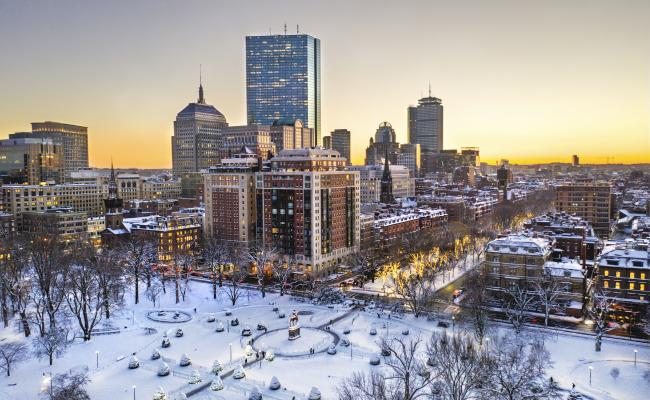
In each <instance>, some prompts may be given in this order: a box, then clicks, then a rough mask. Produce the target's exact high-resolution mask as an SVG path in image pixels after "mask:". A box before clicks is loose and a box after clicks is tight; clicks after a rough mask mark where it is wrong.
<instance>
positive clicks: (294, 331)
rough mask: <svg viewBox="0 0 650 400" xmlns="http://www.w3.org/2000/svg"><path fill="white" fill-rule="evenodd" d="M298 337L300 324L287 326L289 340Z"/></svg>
mask: <svg viewBox="0 0 650 400" xmlns="http://www.w3.org/2000/svg"><path fill="white" fill-rule="evenodd" d="M299 337H300V325H297V324H296V325H292V326H290V327H289V340H296V339H298V338H299Z"/></svg>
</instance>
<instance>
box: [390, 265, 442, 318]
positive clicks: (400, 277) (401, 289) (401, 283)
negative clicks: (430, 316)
mask: <svg viewBox="0 0 650 400" xmlns="http://www.w3.org/2000/svg"><path fill="white" fill-rule="evenodd" d="M392 278H393V283H394V288H395V293H396V294H397V295H398V296H400V297H401V298H402V299H403V300H404V301H405V302H406V304H408V305H409V307H410V308H411V311H413V314H414V315H415V317H416V318H417V317H418V316H419V315H420V313H421V312H422V311H423V310H424V308H425V307H426V306H427V304H428V303H429V302H430V301H431V300H433V295H434V293H435V290H434V289H435V287H434V284H433V281H434V278H435V277H434V275H433V274H432V273H431V271H426V270H419V269H418V267H417V266H414V267H413V268H412V269H404V268H400V267H398V268H397V269H396V270H395V271H394V272H393V273H392Z"/></svg>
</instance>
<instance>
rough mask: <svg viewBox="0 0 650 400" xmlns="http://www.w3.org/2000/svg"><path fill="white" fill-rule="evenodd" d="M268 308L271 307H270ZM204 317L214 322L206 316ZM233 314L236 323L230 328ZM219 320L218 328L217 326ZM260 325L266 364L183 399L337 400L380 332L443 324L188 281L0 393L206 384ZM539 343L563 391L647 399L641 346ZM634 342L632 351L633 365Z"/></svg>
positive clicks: (3, 382)
mask: <svg viewBox="0 0 650 400" xmlns="http://www.w3.org/2000/svg"><path fill="white" fill-rule="evenodd" d="M275 307H277V308H279V311H273V309H274V308H275ZM159 308H160V309H163V310H169V311H171V312H172V315H173V311H174V310H180V311H184V312H185V313H187V314H189V315H190V316H191V317H192V318H191V320H189V321H187V322H179V323H169V322H155V321H152V320H151V319H149V318H148V317H147V313H149V312H151V311H155V310H157V309H159ZM229 308H232V316H226V315H225V310H226V309H229ZM195 309H196V311H195ZM293 310H296V311H298V312H300V313H301V314H304V315H301V316H300V325H301V326H302V327H304V328H307V327H310V328H315V329H304V334H303V336H302V337H301V338H300V339H298V340H297V341H294V342H289V341H288V339H286V340H285V338H286V337H287V332H286V328H287V326H288V321H287V317H289V316H290V314H291V313H292V311H293ZM280 312H282V313H284V314H286V316H285V318H279V316H278V314H279V313H280ZM156 315H157V313H156ZM211 315H213V316H214V317H215V319H216V320H215V321H213V322H208V319H209V317H210V316H211ZM338 317H343V318H342V319H341V320H340V321H338V322H335V323H334V324H333V325H332V327H331V332H332V333H333V334H334V335H331V334H329V333H326V332H324V331H323V330H318V329H316V328H318V327H324V326H327V325H328V324H329V321H330V320H336V319H337V318H338ZM232 318H237V319H238V320H239V326H236V327H231V326H230V324H229V321H230V319H232ZM220 322H221V323H222V324H223V325H224V328H225V330H224V331H223V332H216V327H217V325H219V323H220ZM260 322H261V323H263V325H265V326H266V328H267V330H268V333H267V334H266V335H264V336H261V337H260V338H259V339H257V340H256V341H255V343H254V346H255V347H256V348H257V349H265V350H267V351H268V350H273V351H274V352H276V351H277V352H278V353H283V354H284V356H277V357H275V359H274V360H273V361H266V360H264V361H262V362H261V363H260V362H254V363H251V364H250V365H248V366H247V367H246V368H245V371H246V377H245V378H244V379H241V380H235V379H234V378H233V377H232V376H230V377H227V378H225V379H224V384H225V389H224V390H221V391H217V392H213V391H211V390H210V389H209V388H206V389H205V390H203V391H201V392H199V393H198V394H195V395H193V396H191V398H192V399H247V393H249V392H250V390H251V389H252V388H253V387H254V386H257V387H259V388H260V391H261V392H262V394H263V395H264V398H265V399H280V400H281V399H287V400H290V399H292V397H294V396H295V398H296V399H303V398H306V396H307V393H309V391H310V390H311V388H312V387H317V388H318V389H319V390H320V391H321V392H322V395H323V399H336V398H337V395H336V386H337V385H338V384H339V383H340V382H341V380H342V379H343V378H345V377H347V376H349V375H350V374H351V373H352V372H354V371H369V370H370V369H371V368H381V367H373V366H371V365H369V362H368V361H369V359H370V357H371V356H372V355H376V354H378V353H379V346H378V343H379V341H380V340H381V338H382V337H386V336H388V337H394V336H402V332H403V331H404V330H405V329H408V330H409V337H415V336H418V335H419V336H420V337H421V338H423V339H425V340H427V339H428V337H429V335H430V334H431V332H433V331H434V330H437V329H442V328H438V327H436V323H435V322H428V321H426V319H422V318H420V319H415V318H413V317H411V316H407V317H405V318H404V319H403V320H396V319H391V320H388V319H386V318H385V317H382V318H381V319H378V318H377V314H376V313H371V312H368V313H366V312H360V311H356V310H355V311H352V310H349V309H346V308H344V307H342V306H336V307H333V308H330V307H325V306H315V305H311V304H307V303H303V302H297V301H292V300H291V299H290V298H289V297H288V296H284V297H280V296H279V295H278V294H275V293H273V294H269V295H267V296H266V298H265V299H262V298H261V296H260V294H259V292H257V291H251V292H250V293H249V295H244V296H243V298H242V299H241V300H240V302H239V303H238V305H237V306H236V307H230V306H229V303H228V301H227V299H226V298H225V296H223V297H221V298H219V299H218V300H216V301H215V300H213V299H212V295H211V286H210V285H209V284H205V283H200V282H195V283H193V284H192V285H191V291H190V292H189V293H188V294H187V298H186V301H185V302H184V303H180V304H178V305H176V304H174V299H173V294H172V293H169V292H168V294H167V296H165V297H164V298H163V299H162V305H161V306H160V307H156V308H154V307H152V305H151V303H150V302H149V301H147V300H144V301H141V303H140V304H139V305H137V306H130V307H128V308H127V309H125V310H123V311H122V312H121V313H120V315H117V316H115V317H113V318H111V325H113V326H115V327H119V328H121V329H120V333H117V334H110V335H101V336H100V335H98V336H94V337H93V339H92V340H91V341H90V342H86V343H83V342H81V341H79V342H76V343H75V344H73V345H72V346H71V347H70V348H69V349H68V350H67V352H66V353H65V354H64V355H63V356H62V357H61V358H58V359H55V360H54V366H53V367H50V366H48V365H47V360H38V359H35V358H34V357H31V358H30V359H29V360H27V361H25V362H22V363H20V364H17V365H16V366H15V367H14V368H13V371H12V375H11V377H2V378H0V399H2V400H4V399H21V400H27V399H37V398H38V397H39V394H40V393H42V392H43V391H44V390H46V388H47V385H46V384H44V382H45V381H44V377H45V376H48V375H49V373H52V374H56V373H60V372H63V371H66V370H69V369H87V370H88V372H89V376H90V379H91V383H90V384H89V386H88V390H89V393H90V395H91V398H92V399H93V400H118V399H131V398H133V393H134V390H135V394H136V398H137V399H151V398H152V395H153V393H154V391H155V390H156V389H157V388H158V387H159V386H161V387H163V388H164V389H165V391H166V392H167V393H168V394H170V395H172V394H174V393H177V392H179V391H184V392H187V391H188V390H190V389H193V388H196V387H197V385H196V384H195V385H190V384H188V378H189V377H190V375H191V374H192V372H193V370H194V369H197V370H198V371H199V372H200V373H201V376H202V379H203V382H210V380H211V379H212V378H211V375H210V369H211V366H212V364H213V362H214V361H215V360H219V361H220V362H221V363H222V364H223V365H224V367H225V370H229V369H231V368H232V367H234V366H236V365H238V364H242V363H244V361H249V362H250V361H251V360H254V359H255V356H254V355H253V356H247V355H246V354H245V350H246V344H247V341H248V340H249V339H250V337H242V336H241V331H242V329H243V328H245V327H249V328H250V329H251V331H252V336H251V337H257V336H258V335H260V334H262V333H263V331H258V330H257V325H258V323H260ZM13 326H14V325H13V324H12V327H10V328H7V329H4V330H0V340H25V339H24V338H23V337H22V336H21V334H20V333H19V332H17V331H15V328H14V327H13ZM145 328H152V329H149V330H148V329H145ZM178 328H181V329H182V330H183V332H184V335H183V337H180V338H179V337H176V336H175V333H176V330H177V329H178ZM346 328H349V329H350V332H349V333H348V334H344V333H343V331H344V330H345V329H346ZM372 328H375V330H376V331H377V335H374V336H373V335H370V334H369V332H370V330H371V329H372ZM278 329H281V330H280V331H278ZM448 330H450V331H451V330H452V328H448ZM456 330H457V331H458V327H456ZM164 334H167V336H168V337H169V339H170V341H171V346H170V347H168V348H164V349H163V348H161V341H162V338H163V335H164ZM524 334H530V333H524ZM336 336H338V337H340V338H347V339H348V340H349V341H350V343H351V346H350V347H345V346H343V345H342V344H340V343H339V345H338V346H337V347H336V349H337V353H336V354H334V355H330V354H328V353H327V352H325V351H324V350H325V349H327V347H328V346H329V344H330V342H332V341H333V340H334V337H336ZM546 343H547V347H548V349H549V351H550V352H551V356H552V359H553V362H554V365H553V369H552V370H551V371H550V375H551V376H552V377H553V378H554V379H555V380H557V381H558V382H559V384H560V385H561V386H562V387H563V388H565V389H567V388H570V387H571V385H572V383H575V384H576V388H577V389H579V390H580V391H581V392H583V393H586V394H588V395H589V396H591V397H593V398H595V399H602V400H607V399H629V400H634V399H647V398H648V393H650V381H648V380H645V379H643V374H644V373H646V371H649V370H650V363H649V362H650V347H649V346H647V345H639V344H635V343H628V342H625V341H623V340H611V339H605V342H604V344H603V350H602V352H600V353H596V352H595V351H594V341H593V338H591V337H583V336H578V335H566V334H563V335H556V334H555V333H553V334H549V335H547V339H546ZM312 347H313V348H314V349H315V350H316V354H314V355H311V354H309V353H310V352H309V349H310V348H312ZM154 349H157V350H158V351H159V352H160V354H161V356H162V358H161V359H160V360H151V354H152V352H153V350H154ZM635 349H636V350H637V351H638V353H637V354H636V356H637V362H636V366H635V364H634V354H635V353H634V350H635ZM97 352H98V353H97ZM231 352H232V362H231ZM133 353H135V354H136V356H137V357H138V359H139V360H140V367H139V368H137V369H133V370H130V369H128V367H127V364H128V361H129V358H130V356H131V355H132V354H133ZM183 354H187V355H188V356H189V358H190V359H191V361H192V364H191V365H190V366H188V367H180V366H179V360H180V359H181V356H182V355H183ZM163 360H164V361H165V362H167V364H168V365H169V367H170V368H171V370H172V373H171V374H170V375H169V376H166V377H158V376H157V370H158V367H159V365H160V364H161V363H162V362H163ZM97 361H98V362H97ZM589 367H592V369H590V368H589ZM614 368H618V370H619V371H620V374H619V375H618V376H617V377H613V376H612V374H611V371H612V369H614ZM590 371H591V374H592V377H591V384H590V383H589V373H590ZM274 376H275V377H277V379H278V380H279V381H280V383H281V385H282V389H280V390H276V391H272V390H270V389H268V385H269V383H270V381H271V378H272V377H274ZM134 385H135V389H134V388H133V386H134ZM170 397H171V398H173V396H170Z"/></svg>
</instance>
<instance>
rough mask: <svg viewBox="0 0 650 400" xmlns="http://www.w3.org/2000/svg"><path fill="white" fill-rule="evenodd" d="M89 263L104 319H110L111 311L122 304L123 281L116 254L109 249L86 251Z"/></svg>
mask: <svg viewBox="0 0 650 400" xmlns="http://www.w3.org/2000/svg"><path fill="white" fill-rule="evenodd" d="M88 253H89V262H90V263H91V264H92V266H93V270H94V271H96V273H97V284H98V287H99V291H100V293H101V298H102V308H103V310H104V311H103V312H104V318H106V319H110V318H111V310H113V309H115V308H117V307H118V306H120V305H121V304H122V302H123V301H122V300H123V299H122V295H123V289H124V280H123V279H122V270H121V268H120V266H119V257H118V255H117V252H116V251H114V250H111V249H106V248H105V249H100V250H99V251H96V250H95V249H92V248H90V249H88Z"/></svg>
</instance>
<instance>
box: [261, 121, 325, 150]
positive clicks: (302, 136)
mask: <svg viewBox="0 0 650 400" xmlns="http://www.w3.org/2000/svg"><path fill="white" fill-rule="evenodd" d="M313 138H314V129H312V128H307V127H306V126H304V124H303V122H302V121H301V120H299V119H295V118H288V117H286V118H280V119H276V120H275V121H273V124H272V125H271V141H272V142H273V143H274V144H275V147H276V150H277V151H280V150H290V149H301V148H303V147H313V146H315V144H314V143H313Z"/></svg>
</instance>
